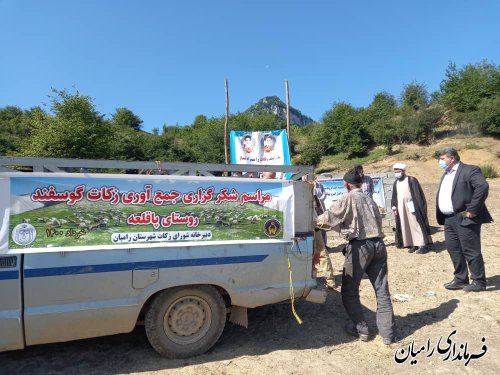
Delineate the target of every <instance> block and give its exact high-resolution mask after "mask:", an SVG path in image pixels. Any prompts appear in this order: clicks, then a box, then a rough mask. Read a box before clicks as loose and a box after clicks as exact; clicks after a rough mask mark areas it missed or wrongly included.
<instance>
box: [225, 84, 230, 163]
mask: <svg viewBox="0 0 500 375" xmlns="http://www.w3.org/2000/svg"><path fill="white" fill-rule="evenodd" d="M224 84H225V87H226V121H225V123H224V158H225V161H226V164H229V153H228V150H227V133H228V125H229V90H228V85H227V79H226V80H225V81H224Z"/></svg>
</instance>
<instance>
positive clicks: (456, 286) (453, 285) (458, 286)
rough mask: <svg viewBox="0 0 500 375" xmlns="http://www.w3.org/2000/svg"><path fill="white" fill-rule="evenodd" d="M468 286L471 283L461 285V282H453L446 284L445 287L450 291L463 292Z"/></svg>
mask: <svg viewBox="0 0 500 375" xmlns="http://www.w3.org/2000/svg"><path fill="white" fill-rule="evenodd" d="M466 286H469V283H461V282H459V281H455V280H452V281H450V282H448V283H446V284H444V287H445V288H446V289H448V290H461V289H464V288H465V287H466Z"/></svg>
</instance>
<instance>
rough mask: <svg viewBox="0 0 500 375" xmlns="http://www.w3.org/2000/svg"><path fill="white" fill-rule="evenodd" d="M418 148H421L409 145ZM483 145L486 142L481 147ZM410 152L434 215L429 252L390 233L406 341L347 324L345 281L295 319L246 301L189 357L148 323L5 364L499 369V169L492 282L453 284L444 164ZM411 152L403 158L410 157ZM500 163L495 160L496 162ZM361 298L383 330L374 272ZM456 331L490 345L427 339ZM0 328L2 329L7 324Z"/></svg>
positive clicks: (190, 370)
mask: <svg viewBox="0 0 500 375" xmlns="http://www.w3.org/2000/svg"><path fill="white" fill-rule="evenodd" d="M491 147H498V143H496V144H493V145H490V146H488V147H487V148H488V149H487V150H464V152H463V153H462V160H463V161H464V162H469V163H471V164H481V163H482V162H484V161H485V159H486V161H491V162H492V163H494V164H495V165H497V166H498V164H499V161H500V159H499V158H498V154H495V153H494V152H492V149H491ZM410 151H411V152H414V151H412V150H410ZM481 151H482V152H481ZM401 156H404V155H400V158H399V159H398V158H396V157H393V159H394V160H388V161H384V162H383V163H382V162H379V163H374V164H372V165H368V166H365V170H366V171H367V172H369V171H370V170H372V171H374V172H375V171H381V170H383V169H384V168H386V167H387V165H391V163H392V162H393V161H396V160H404V159H401ZM419 158H420V159H419V160H415V161H410V162H409V169H408V173H409V174H411V175H413V176H416V177H417V178H418V179H419V180H420V181H421V182H422V185H423V188H424V191H425V193H426V196H427V199H428V207H429V213H430V214H429V217H430V221H431V225H432V226H433V229H434V232H435V233H434V234H433V240H434V245H433V246H432V248H431V251H430V252H428V253H427V254H424V255H417V254H409V253H407V252H406V251H405V250H402V249H396V247H395V246H394V237H393V236H392V235H388V236H387V237H386V244H387V245H388V258H389V284H390V289H391V294H392V295H393V297H394V296H395V295H396V294H408V295H410V296H412V297H414V298H413V299H411V300H410V301H407V302H397V301H394V302H393V305H394V312H395V315H396V325H397V332H398V336H399V339H400V341H399V342H397V343H394V344H392V345H390V346H385V345H383V343H382V340H381V338H380V337H379V336H376V337H375V338H374V339H373V340H371V341H369V342H360V341H358V340H356V339H355V338H353V337H350V336H348V335H347V334H345V333H344V331H343V326H344V324H345V323H346V322H347V321H348V318H347V315H346V313H345V311H344V308H343V306H342V301H341V297H340V293H339V291H332V292H330V293H329V295H328V298H327V302H326V303H325V304H324V305H315V304H311V303H308V302H305V301H298V302H297V304H296V308H297V312H298V314H299V315H300V316H301V318H302V319H303V320H304V323H303V324H302V325H299V324H297V322H296V321H295V319H294V318H293V315H292V313H291V309H290V305H289V304H279V305H273V306H265V307H261V308H257V309H253V310H251V311H249V323H250V324H249V328H248V329H245V328H242V327H239V326H236V325H233V324H230V323H228V324H227V326H226V328H225V330H224V333H223V334H222V337H221V338H220V340H219V342H218V343H217V344H216V345H215V347H214V348H213V349H212V350H210V351H209V352H208V353H207V354H204V355H201V356H198V357H195V358H192V359H186V360H168V359H165V358H162V357H160V356H159V355H157V354H156V352H155V351H154V350H153V349H152V348H151V347H150V346H149V344H148V342H147V339H146V336H145V333H144V328H143V327H138V328H137V329H136V330H135V331H134V332H132V333H131V334H125V335H117V336H111V337H103V338H98V339H91V340H81V341H76V342H70V343H62V344H51V345H41V346H36V347H31V348H27V349H25V350H22V351H14V352H6V353H0V373H1V374H14V373H22V374H52V373H53V374H57V373H68V374H129V373H142V374H183V375H189V374H196V375H201V374H261V375H263V374H270V373H272V374H276V375H277V374H393V373H394V374H396V373H398V374H399V373H403V372H405V373H410V374H417V373H418V374H498V373H499V372H500V257H499V255H500V251H499V247H498V243H499V241H500V240H499V238H500V224H499V221H500V179H494V180H489V182H490V194H489V198H488V200H487V205H488V207H489V209H490V211H491V214H492V216H493V217H494V218H495V219H496V220H497V222H496V223H493V224H489V225H484V226H483V228H482V231H483V232H482V246H483V256H484V259H485V263H486V274H487V280H488V287H487V291H486V292H482V293H469V294H467V293H465V292H463V291H448V290H446V289H444V288H443V283H445V282H447V281H450V280H451V279H452V277H453V268H452V265H451V261H450V258H449V255H448V253H447V251H446V249H445V246H444V234H443V230H442V228H441V227H439V226H437V224H436V222H435V218H434V204H435V194H436V190H437V186H438V185H437V182H438V180H439V175H440V171H439V170H438V168H437V162H436V160H435V159H431V158H428V157H427V156H425V155H424V156H422V157H420V156H419ZM404 161H406V160H404ZM497 168H498V167H497ZM332 258H333V261H334V267H335V270H336V274H337V276H338V281H339V282H340V273H341V268H342V262H343V260H342V254H341V253H340V251H339V247H336V248H335V249H334V251H333V253H332ZM361 302H362V304H363V305H364V306H365V307H366V309H365V313H366V317H367V320H368V323H369V326H370V328H371V329H372V330H373V331H374V332H376V324H375V310H376V301H375V296H374V294H373V290H372V288H371V285H370V283H369V281H368V280H367V279H365V280H363V281H362V284H361ZM455 330H456V334H455V335H453V336H452V337H451V340H453V343H454V344H455V345H456V351H457V352H458V350H459V346H460V344H465V343H467V350H468V352H469V353H470V354H479V353H482V352H483V351H482V349H481V348H482V345H483V342H482V341H481V340H482V338H483V337H485V345H486V346H487V352H486V354H484V356H482V357H481V358H478V359H475V360H472V361H470V363H469V364H468V366H465V360H463V359H462V360H458V359H457V360H454V361H452V360H451V359H452V358H453V354H452V356H451V357H450V358H448V360H445V359H446V354H439V353H437V351H435V352H434V353H433V354H432V355H429V356H427V354H428V353H430V352H429V351H428V350H427V342H428V340H429V339H430V349H431V350H432V347H434V346H435V344H436V342H437V341H438V340H439V338H440V337H443V341H442V344H441V347H442V348H446V347H447V344H446V339H447V338H448V337H449V336H450V334H452V332H453V331H455ZM0 334H1V333H0ZM412 342H413V343H414V352H415V351H417V350H418V349H419V348H420V347H421V346H422V345H426V350H424V351H423V352H422V353H420V354H418V355H416V356H415V357H414V358H413V359H414V360H417V363H416V364H413V365H412V364H411V363H410V362H411V360H412V357H410V358H408V359H407V360H406V361H404V362H403V363H402V364H397V363H396V362H395V353H396V352H398V353H399V355H400V354H401V351H402V349H404V350H405V351H407V350H408V348H409V346H410V344H411V343H412Z"/></svg>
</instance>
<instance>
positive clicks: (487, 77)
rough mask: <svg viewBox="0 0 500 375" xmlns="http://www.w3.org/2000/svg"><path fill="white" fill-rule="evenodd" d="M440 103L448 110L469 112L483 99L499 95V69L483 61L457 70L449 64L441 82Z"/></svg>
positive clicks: (476, 107) (452, 64)
mask: <svg viewBox="0 0 500 375" xmlns="http://www.w3.org/2000/svg"><path fill="white" fill-rule="evenodd" d="M441 93H442V95H441V101H442V102H443V103H444V104H445V106H446V107H447V108H448V109H453V110H455V111H458V112H470V111H475V110H477V109H478V106H479V103H480V102H481V100H482V99H484V98H490V97H492V96H494V95H496V94H500V67H499V66H497V65H494V64H490V63H487V62H486V61H483V62H481V63H479V64H468V65H465V66H464V67H463V68H462V69H457V67H456V65H455V64H454V63H450V64H449V65H448V68H447V69H446V79H444V80H443V81H442V82H441Z"/></svg>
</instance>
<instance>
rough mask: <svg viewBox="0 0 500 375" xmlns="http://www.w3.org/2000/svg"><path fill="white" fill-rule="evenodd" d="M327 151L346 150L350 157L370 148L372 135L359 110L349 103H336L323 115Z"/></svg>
mask: <svg viewBox="0 0 500 375" xmlns="http://www.w3.org/2000/svg"><path fill="white" fill-rule="evenodd" d="M323 123H324V125H325V136H326V139H327V142H328V144H327V147H326V150H325V151H326V152H327V153H329V154H336V153H339V152H346V153H347V155H348V157H349V158H351V157H354V156H361V155H363V154H365V153H366V151H367V150H368V145H369V144H370V143H371V137H370V135H369V134H368V132H367V130H366V128H365V127H364V126H363V121H362V118H361V116H360V115H359V112H358V111H357V110H356V109H355V108H354V107H353V106H351V105H350V104H348V103H336V104H334V106H333V107H332V109H331V110H329V111H328V112H326V113H325V115H324V116H323Z"/></svg>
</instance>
